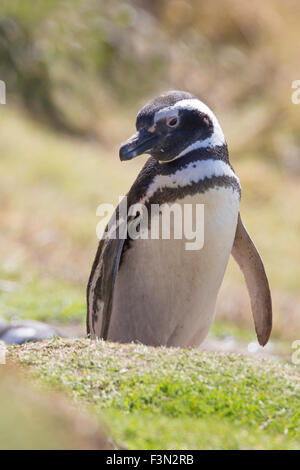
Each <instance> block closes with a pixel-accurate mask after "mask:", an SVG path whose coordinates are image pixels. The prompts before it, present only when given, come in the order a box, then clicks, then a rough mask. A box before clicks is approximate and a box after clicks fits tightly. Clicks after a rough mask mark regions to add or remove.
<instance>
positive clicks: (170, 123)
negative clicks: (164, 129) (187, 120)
mask: <svg viewBox="0 0 300 470" xmlns="http://www.w3.org/2000/svg"><path fill="white" fill-rule="evenodd" d="M178 123H179V119H178V117H177V116H173V117H170V118H168V119H167V121H166V124H167V126H168V127H177V125H178Z"/></svg>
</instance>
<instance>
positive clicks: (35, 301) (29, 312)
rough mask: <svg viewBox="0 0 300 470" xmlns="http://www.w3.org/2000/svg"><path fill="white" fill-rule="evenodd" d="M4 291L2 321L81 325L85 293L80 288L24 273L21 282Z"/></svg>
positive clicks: (1, 308)
mask: <svg viewBox="0 0 300 470" xmlns="http://www.w3.org/2000/svg"><path fill="white" fill-rule="evenodd" d="M7 277H9V276H5V278H6V279H7ZM6 282H7V281H6ZM10 286H11V287H10ZM4 287H5V285H4ZM10 289H11V290H10ZM7 290H8V291H7V292H5V291H4V292H1V296H0V311H1V312H2V314H1V316H2V317H3V318H5V319H6V320H16V319H28V318H30V319H33V320H38V321H46V322H47V321H51V322H60V323H67V322H68V323H70V322H74V321H76V322H84V321H85V316H86V302H85V292H84V289H83V288H81V287H80V286H74V285H72V284H70V283H67V282H64V281H61V280H55V279H53V278H42V279H41V278H39V277H38V276H37V275H33V274H32V275H29V273H28V271H27V273H26V278H25V279H24V278H23V279H22V278H21V279H19V280H18V281H15V280H14V281H10V284H8V289H7ZM0 291H1V285H0Z"/></svg>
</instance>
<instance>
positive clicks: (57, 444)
mask: <svg viewBox="0 0 300 470" xmlns="http://www.w3.org/2000/svg"><path fill="white" fill-rule="evenodd" d="M2 367H3V366H2ZM0 413H1V421H0V449H5V450H10V449H12V450H16V449H18V450H19V449H26V450H27V449H33V450H37V449H43V450H48V449H61V450H63V449H74V450H75V449H108V448H111V445H110V444H109V443H108V441H107V436H106V430H105V426H103V425H101V428H100V425H99V424H98V423H96V422H95V421H94V420H93V419H91V418H90V417H89V416H88V415H85V414H83V413H78V411H77V410H75V409H74V407H72V405H71V404H70V401H69V400H67V399H66V398H64V397H61V396H60V395H58V394H53V393H46V392H45V391H43V390H41V389H40V388H37V387H33V386H32V385H30V384H29V383H28V381H26V380H24V377H22V375H21V374H20V373H19V374H17V373H16V371H15V370H11V369H8V370H7V369H5V370H4V371H2V370H1V376H0Z"/></svg>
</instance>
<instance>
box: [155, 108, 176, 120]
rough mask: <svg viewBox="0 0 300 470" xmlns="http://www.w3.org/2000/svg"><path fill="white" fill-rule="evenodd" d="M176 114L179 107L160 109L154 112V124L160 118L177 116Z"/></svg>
mask: <svg viewBox="0 0 300 470" xmlns="http://www.w3.org/2000/svg"><path fill="white" fill-rule="evenodd" d="M178 114H179V109H174V107H169V108H163V109H160V110H159V111H156V113H155V114H154V124H155V123H156V122H157V121H160V120H161V119H168V118H171V117H174V118H178Z"/></svg>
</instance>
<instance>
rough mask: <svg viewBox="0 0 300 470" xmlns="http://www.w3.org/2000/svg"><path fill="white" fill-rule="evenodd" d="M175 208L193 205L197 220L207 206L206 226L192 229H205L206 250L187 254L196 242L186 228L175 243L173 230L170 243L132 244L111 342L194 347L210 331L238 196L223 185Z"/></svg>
mask: <svg viewBox="0 0 300 470" xmlns="http://www.w3.org/2000/svg"><path fill="white" fill-rule="evenodd" d="M175 203H176V204H179V205H180V206H181V208H182V213H183V214H184V213H185V210H186V205H190V209H189V210H191V211H192V214H193V215H194V216H195V215H196V214H197V211H196V204H203V207H204V219H203V222H204V226H201V227H200V226H199V220H198V221H196V220H193V229H194V230H195V227H196V226H197V224H198V230H199V227H200V230H203V235H204V241H203V246H202V248H201V249H198V250H189V249H187V243H190V242H193V240H187V239H186V238H185V236H184V232H185V231H184V227H183V237H182V239H174V238H173V236H172V235H173V233H174V226H172V227H171V231H170V232H171V239H158V240H157V239H154V240H153V239H144V240H143V239H138V240H135V241H132V242H131V247H130V249H128V250H127V251H126V252H125V253H124V258H123V261H122V264H121V267H120V270H119V273H118V278H117V283H116V289H115V297H114V303H113V310H112V318H111V324H110V328H109V334H108V339H109V340H112V341H120V342H130V341H140V342H142V343H144V344H150V345H161V344H165V345H168V346H178V345H180V346H196V345H199V344H200V343H201V342H202V341H203V339H204V338H205V336H206V335H207V333H208V331H209V328H210V326H211V323H212V321H213V318H214V313H215V305H216V300H217V295H218V291H219V288H220V285H221V282H222V279H223V276H224V273H225V269H226V266H227V263H228V258H229V255H230V252H231V249H232V245H233V241H234V236H235V231H236V225H237V217H238V212H239V193H238V191H237V190H235V189H233V188H231V187H227V186H219V187H217V188H213V189H208V190H207V191H205V192H204V193H197V194H195V195H193V196H190V195H189V196H186V197H184V198H183V199H180V200H176V201H175ZM162 219H164V212H163V211H162ZM171 219H172V217H171ZM183 220H184V218H183ZM198 235H199V234H198ZM200 238H201V236H200V237H199V239H200ZM124 332H126V333H125V336H126V337H125V336H124Z"/></svg>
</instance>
